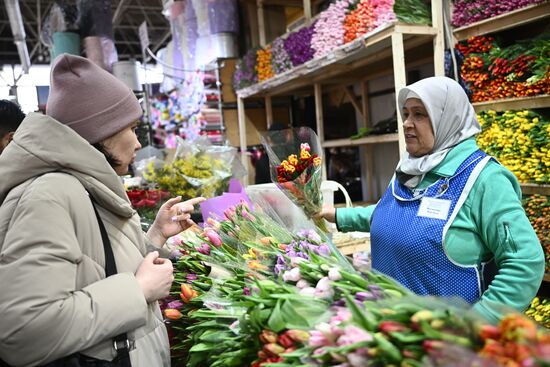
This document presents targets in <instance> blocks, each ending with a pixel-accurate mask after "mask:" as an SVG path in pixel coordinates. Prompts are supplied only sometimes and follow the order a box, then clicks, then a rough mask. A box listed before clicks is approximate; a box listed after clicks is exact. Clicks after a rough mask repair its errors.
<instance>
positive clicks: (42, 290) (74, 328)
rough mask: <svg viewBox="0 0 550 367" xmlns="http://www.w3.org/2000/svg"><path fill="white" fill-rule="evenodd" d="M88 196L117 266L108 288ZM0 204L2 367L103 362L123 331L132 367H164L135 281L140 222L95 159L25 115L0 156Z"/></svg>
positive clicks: (161, 338) (48, 122) (165, 353)
mask: <svg viewBox="0 0 550 367" xmlns="http://www.w3.org/2000/svg"><path fill="white" fill-rule="evenodd" d="M88 193H90V195H92V196H93V197H94V198H95V200H96V202H97V203H98V204H97V208H98V211H99V213H100V216H101V218H102V220H103V222H104V224H105V227H106V229H107V232H108V235H109V239H110V241H111V245H112V248H113V253H114V257H115V261H116V265H117V270H118V274H116V275H114V276H111V277H109V278H107V279H105V271H104V265H105V257H104V252H103V243H102V240H101V234H100V231H99V227H98V222H97V218H96V216H95V214H94V211H93V207H92V205H91V202H90V199H89V196H88ZM0 203H1V206H0V315H1V316H0V359H3V360H4V361H5V362H7V363H8V364H10V365H13V366H37V365H42V364H45V363H47V362H50V361H52V360H55V359H58V358H60V357H62V356H65V355H69V354H72V353H74V352H77V351H80V352H81V353H83V354H85V355H89V356H91V357H95V358H100V359H107V360H111V359H112V358H114V356H115V351H114V349H113V346H112V341H111V338H112V337H113V336H115V335H117V334H120V333H122V332H127V333H128V337H129V339H131V340H134V341H135V347H136V348H135V349H134V350H132V351H131V352H130V356H131V360H132V365H133V367H157V366H159V367H161V366H169V365H170V358H169V346H168V338H167V334H166V328H165V326H164V325H163V322H162V315H161V312H160V309H159V306H158V304H157V302H154V303H151V304H147V303H146V301H145V297H144V295H143V292H142V290H141V288H140V287H139V285H138V283H137V281H136V278H135V276H134V273H135V271H136V270H137V268H138V266H139V265H140V263H141V261H142V260H143V256H144V255H145V253H146V243H145V240H146V239H145V236H144V234H143V232H142V231H141V228H140V224H139V217H138V215H137V214H136V213H135V211H134V210H133V209H132V207H131V206H130V202H129V200H128V197H127V196H126V193H125V191H124V187H123V186H122V184H121V182H120V178H119V177H118V176H117V175H116V174H115V172H114V170H113V169H112V168H111V167H110V166H109V165H108V163H107V161H106V160H105V158H104V156H103V155H102V154H101V153H99V152H98V151H97V150H96V149H94V148H93V147H92V146H91V145H90V144H88V143H87V142H86V141H85V140H84V139H82V138H81V137H80V136H79V135H78V134H76V133H75V132H74V131H73V130H72V129H70V128H68V127H66V126H64V125H62V124H60V123H59V122H57V121H55V120H54V119H52V118H50V117H48V116H44V115H40V114H30V115H29V116H28V117H27V118H26V119H25V120H24V121H23V123H22V124H21V126H20V128H19V129H18V130H17V132H16V133H15V137H14V140H13V142H12V143H10V145H9V146H8V147H7V148H6V149H5V150H4V153H3V154H2V155H1V156H0Z"/></svg>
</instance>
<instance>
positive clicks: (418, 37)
mask: <svg viewBox="0 0 550 367" xmlns="http://www.w3.org/2000/svg"><path fill="white" fill-rule="evenodd" d="M395 33H399V34H402V35H403V40H404V43H405V48H406V49H409V48H413V47H417V46H419V45H422V44H426V43H430V42H432V40H433V37H434V36H435V35H436V33H437V31H436V30H435V29H434V28H432V27H430V26H425V25H416V24H404V23H399V22H394V23H390V24H387V25H385V26H382V27H380V28H378V29H376V30H374V31H372V32H370V33H367V34H366V35H364V36H363V37H359V38H357V39H355V40H354V41H352V42H349V43H347V44H345V45H342V46H340V47H338V48H337V49H335V50H334V51H332V52H330V53H328V54H327V55H324V56H322V57H320V58H315V59H313V60H310V61H308V62H306V63H304V64H302V65H300V66H297V67H295V68H292V69H291V70H289V71H287V72H285V73H282V74H279V75H276V76H275V77H273V78H271V79H268V80H265V81H263V82H261V83H257V84H254V85H252V86H250V87H246V88H243V89H240V90H238V91H237V95H238V96H239V97H240V98H243V99H244V98H252V97H266V96H274V95H282V94H285V93H290V92H292V91H295V90H297V89H299V88H303V87H306V86H311V85H313V84H314V83H323V82H326V81H328V80H331V79H334V78H338V77H339V76H341V75H343V74H346V73H352V72H353V71H355V70H357V69H360V68H364V67H365V66H366V65H369V64H372V63H374V62H377V61H380V60H385V59H391V57H392V35H393V34H395Z"/></svg>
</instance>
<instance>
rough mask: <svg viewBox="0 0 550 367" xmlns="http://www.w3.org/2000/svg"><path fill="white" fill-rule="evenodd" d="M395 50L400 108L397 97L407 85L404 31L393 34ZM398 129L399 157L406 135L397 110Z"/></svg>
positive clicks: (394, 62) (396, 82)
mask: <svg viewBox="0 0 550 367" xmlns="http://www.w3.org/2000/svg"><path fill="white" fill-rule="evenodd" d="M391 46H392V52H393V83H394V85H395V107H396V108H397V109H398V108H399V105H398V103H397V97H398V94H399V91H400V90H401V88H403V87H405V86H406V85H407V75H406V74H405V50H404V47H403V33H399V32H394V33H393V34H392V35H391ZM397 131H398V133H399V157H401V156H402V155H403V153H405V136H404V135H403V120H402V119H401V114H400V113H399V111H397Z"/></svg>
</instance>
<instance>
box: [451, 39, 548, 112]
mask: <svg viewBox="0 0 550 367" xmlns="http://www.w3.org/2000/svg"><path fill="white" fill-rule="evenodd" d="M456 47H457V49H458V50H459V51H460V52H461V53H462V54H463V55H464V63H463V64H462V67H461V75H462V78H463V79H464V80H465V81H466V82H467V83H468V84H469V89H470V90H471V92H472V96H471V100H472V102H483V101H490V100H494V99H503V98H514V97H530V96H536V95H541V94H550V57H549V55H550V54H549V52H550V37H549V36H548V34H542V35H541V36H539V37H536V38H533V39H528V40H524V41H518V42H516V43H513V44H512V45H510V46H502V45H501V42H500V41H497V40H495V39H494V38H493V37H491V36H477V37H471V38H469V39H468V40H466V41H463V42H459V43H458V44H457V46H456Z"/></svg>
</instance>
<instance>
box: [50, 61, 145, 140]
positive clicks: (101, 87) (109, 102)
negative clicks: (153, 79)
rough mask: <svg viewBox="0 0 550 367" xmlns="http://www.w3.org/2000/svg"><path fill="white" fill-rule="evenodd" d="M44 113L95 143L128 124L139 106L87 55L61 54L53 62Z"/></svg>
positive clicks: (120, 83) (123, 86) (128, 89)
mask: <svg viewBox="0 0 550 367" xmlns="http://www.w3.org/2000/svg"><path fill="white" fill-rule="evenodd" d="M46 114H47V115H48V116H51V117H53V118H54V119H56V120H57V121H59V122H61V123H62V124H65V125H67V126H69V127H70V128H71V129H73V130H74V131H76V132H77V133H78V134H79V135H80V136H82V137H83V138H84V139H86V140H87V141H88V142H89V143H90V144H95V143H97V142H100V141H102V140H103V139H105V138H108V137H110V136H113V135H114V134H116V133H118V132H119V131H121V130H123V129H125V128H126V127H128V126H130V125H131V124H132V123H133V122H135V121H136V120H138V119H139V118H140V117H141V115H142V110H141V107H140V105H139V103H138V101H137V99H136V97H135V96H134V94H133V93H132V91H131V90H130V88H128V87H127V86H126V85H125V84H124V83H123V82H121V81H120V80H118V79H117V78H115V77H114V76H113V75H111V74H109V73H108V72H107V71H105V70H103V69H102V68H100V67H99V66H97V65H96V64H94V63H93V62H92V61H90V60H88V59H85V58H83V57H80V56H73V55H68V54H62V55H59V56H58V57H57V58H56V59H55V61H54V63H53V65H52V70H51V76H50V95H49V97H48V104H47V106H46Z"/></svg>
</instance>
